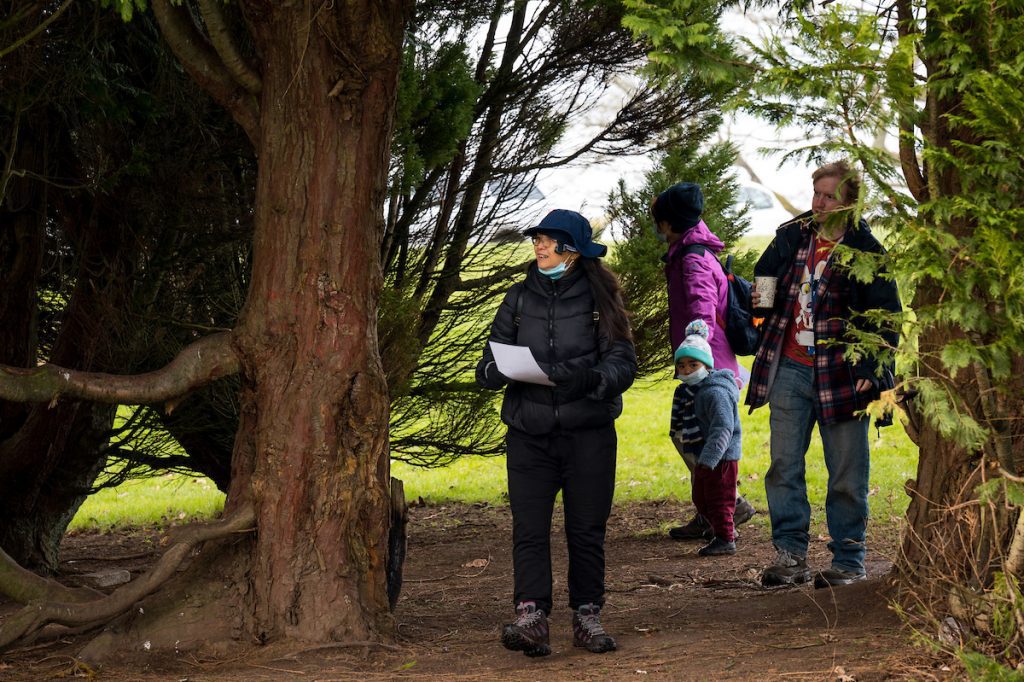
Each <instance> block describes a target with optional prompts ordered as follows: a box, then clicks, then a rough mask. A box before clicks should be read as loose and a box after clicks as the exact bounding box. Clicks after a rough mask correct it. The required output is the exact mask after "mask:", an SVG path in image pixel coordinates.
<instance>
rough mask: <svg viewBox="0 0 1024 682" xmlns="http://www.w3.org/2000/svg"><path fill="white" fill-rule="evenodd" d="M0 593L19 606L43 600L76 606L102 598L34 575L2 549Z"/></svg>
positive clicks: (88, 591)
mask: <svg viewBox="0 0 1024 682" xmlns="http://www.w3.org/2000/svg"><path fill="white" fill-rule="evenodd" d="M0 593H2V594H5V595H7V596H8V597H10V598H11V599H13V600H14V601H16V602H18V603H19V604H28V603H29V602H34V601H43V600H46V601H57V600H59V601H64V602H69V603H72V604H77V603H80V602H84V601H90V600H92V599H96V598H98V597H102V596H103V593H102V592H97V591H96V590H93V589H90V588H88V587H83V588H79V589H75V588H71V587H64V586H63V585H61V584H60V583H59V582H57V581H55V580H48V579H46V578H44V577H42V576H39V575H36V574H35V573H33V572H32V571H29V570H26V569H24V568H22V567H21V566H19V565H18V562H16V561H15V560H14V559H12V558H11V556H10V555H9V554H8V553H7V552H5V551H4V550H3V549H0Z"/></svg>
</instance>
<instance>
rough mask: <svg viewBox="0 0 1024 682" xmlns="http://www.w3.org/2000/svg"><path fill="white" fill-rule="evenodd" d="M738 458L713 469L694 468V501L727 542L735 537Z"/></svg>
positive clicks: (699, 466)
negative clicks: (734, 522) (734, 521)
mask: <svg viewBox="0 0 1024 682" xmlns="http://www.w3.org/2000/svg"><path fill="white" fill-rule="evenodd" d="M739 469H740V463H739V462H738V461H726V460H724V459H723V460H722V461H721V462H719V463H718V466H716V467H715V468H714V469H708V468H707V467H705V466H701V465H699V464H698V465H697V466H695V467H694V468H693V504H694V505H695V506H696V507H697V511H698V512H699V513H700V515H701V516H703V517H704V518H705V519H707V520H708V522H709V523H710V524H711V527H712V528H713V529H714V531H715V536H716V537H719V538H722V539H723V540H726V541H728V542H732V541H734V540H735V539H736V534H735V529H734V528H733V525H732V516H733V514H734V513H736V477H737V474H738V473H739Z"/></svg>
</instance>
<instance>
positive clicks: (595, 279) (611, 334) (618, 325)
mask: <svg viewBox="0 0 1024 682" xmlns="http://www.w3.org/2000/svg"><path fill="white" fill-rule="evenodd" d="M579 265H580V267H582V269H583V274H584V275H585V276H586V278H587V281H588V282H590V291H591V292H592V293H593V295H594V303H595V304H596V305H597V312H599V313H600V314H601V319H600V321H599V324H600V325H601V329H602V331H604V333H605V334H607V336H608V340H609V341H610V342H614V341H629V342H631V343H632V341H633V330H632V329H631V328H630V326H629V311H628V310H626V304H625V302H624V301H623V298H622V287H621V286H620V285H619V278H618V277H616V276H615V273H614V272H612V271H611V270H609V269H608V268H606V267H605V266H604V265H603V264H602V263H601V261H599V260H598V259H596V258H580V259H579Z"/></svg>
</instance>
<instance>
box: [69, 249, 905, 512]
mask: <svg viewBox="0 0 1024 682" xmlns="http://www.w3.org/2000/svg"><path fill="white" fill-rule="evenodd" d="M770 241H771V237H770V236H763V237H746V238H744V239H743V240H741V242H740V244H739V247H740V248H741V249H754V250H755V251H758V252H760V251H763V250H764V248H765V247H767V245H768V243H769V242H770ZM611 246H613V247H614V245H611ZM515 248H519V249H521V250H522V251H523V255H524V257H528V255H529V254H528V248H529V247H528V246H527V245H526V244H525V243H524V244H520V245H518V246H517V247H515ZM495 305H497V303H495ZM747 360H749V358H748V359H747ZM747 364H748V368H749V363H747ZM666 371H668V370H666ZM675 386H676V382H675V381H671V380H670V381H661V382H645V383H638V384H637V385H635V386H634V387H633V388H631V389H630V390H629V391H628V392H627V393H626V395H625V396H624V410H623V414H622V416H621V417H620V418H619V420H618V422H617V427H618V428H617V430H618V436H619V452H618V467H617V472H616V484H615V501H616V502H617V503H623V502H637V501H649V500H665V499H668V500H680V501H686V500H689V499H690V484H689V477H688V475H687V471H686V466H685V465H684V464H683V462H682V460H681V459H680V458H679V455H678V454H677V453H676V450H675V448H674V447H673V446H672V444H671V442H669V439H668V411H669V406H670V404H671V400H672V392H673V391H674V390H675ZM740 419H741V420H742V422H743V459H742V460H741V461H740V490H741V492H742V493H743V495H744V496H746V497H747V498H749V499H750V500H752V501H753V502H754V504H755V506H757V507H758V508H759V509H766V508H767V503H766V501H765V493H764V484H763V482H762V478H763V476H764V473H765V472H766V471H767V470H768V464H769V456H768V409H767V408H762V409H760V410H758V411H756V412H755V413H754V414H752V415H748V414H746V411H745V410H743V409H742V408H741V411H740ZM871 434H872V436H873V437H874V438H873V441H872V444H871V491H872V492H871V495H870V497H869V503H870V505H871V514H872V519H873V522H874V523H886V522H889V521H893V520H895V519H898V518H899V517H901V516H902V515H903V513H904V512H905V511H906V508H907V504H908V502H909V498H907V496H906V494H905V493H904V492H903V484H904V481H906V480H907V479H909V478H913V476H914V474H915V472H916V470H917V450H916V448H915V447H914V445H913V443H911V442H910V439H909V438H907V436H906V434H905V433H904V431H903V428H902V427H900V426H898V425H897V426H893V427H889V428H886V429H882V431H881V435H880V436H879V435H878V432H877V431H875V430H874V428H872V431H871ZM392 473H393V474H394V475H395V476H397V477H398V478H400V479H402V480H403V481H404V482H405V493H406V497H407V498H408V499H410V500H414V499H417V498H423V499H424V500H425V501H427V502H430V503H435V504H436V503H444V502H491V503H495V504H501V503H502V502H504V499H505V498H504V495H505V490H506V477H505V458H504V457H464V458H463V459H461V460H459V461H457V462H456V463H455V464H453V465H451V466H449V467H446V468H443V469H418V468H415V467H411V466H409V465H406V464H403V463H401V462H396V463H394V465H393V467H392ZM825 481H826V472H825V465H824V462H823V459H822V452H821V441H820V440H819V439H818V437H817V436H816V435H815V436H814V437H813V438H812V440H811V447H810V450H809V451H808V453H807V484H808V493H809V497H810V501H811V505H812V506H813V507H815V508H816V509H821V508H822V507H823V506H824V497H825ZM223 505H224V496H223V494H221V493H220V492H219V491H218V490H217V488H216V487H215V486H214V485H213V484H212V483H211V482H210V481H208V480H205V479H188V478H185V477H180V476H164V477H158V478H152V479H145V480H140V481H131V482H129V483H126V484H124V485H122V486H119V487H117V488H114V489H110V490H104V491H102V492H100V493H98V494H96V495H93V496H92V497H90V498H89V499H88V500H86V502H85V503H84V504H83V505H82V508H81V509H80V510H79V512H78V514H77V515H76V516H75V519H74V521H72V524H71V528H72V529H81V528H93V529H97V528H98V529H106V528H111V527H123V526H145V525H153V524H164V525H166V524H168V523H171V522H180V521H183V520H185V519H190V518H193V517H194V518H207V517H209V516H212V515H213V514H215V513H217V512H219V511H220V509H221V508H222V507H223ZM820 516H821V514H816V518H817V517H820Z"/></svg>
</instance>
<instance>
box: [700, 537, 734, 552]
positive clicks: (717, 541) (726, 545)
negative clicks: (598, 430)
mask: <svg viewBox="0 0 1024 682" xmlns="http://www.w3.org/2000/svg"><path fill="white" fill-rule="evenodd" d="M735 553H736V541H735V540H723V539H722V538H720V537H718V536H717V535H716V536H715V537H713V538H712V539H711V542H709V543H708V544H706V545H704V546H703V547H701V548H700V549H698V550H697V554H699V555H701V556H728V555H729V554H735Z"/></svg>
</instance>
